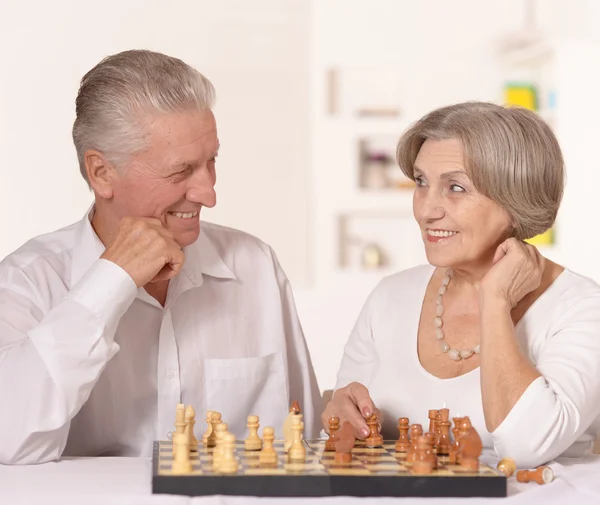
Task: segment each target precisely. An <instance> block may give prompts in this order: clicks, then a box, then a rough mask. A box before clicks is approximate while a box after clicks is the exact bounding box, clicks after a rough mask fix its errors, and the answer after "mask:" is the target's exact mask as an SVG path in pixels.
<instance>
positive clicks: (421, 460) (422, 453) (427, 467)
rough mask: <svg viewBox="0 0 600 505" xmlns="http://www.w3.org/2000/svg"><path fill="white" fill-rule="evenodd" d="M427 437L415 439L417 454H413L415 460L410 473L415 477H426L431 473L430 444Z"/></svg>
mask: <svg viewBox="0 0 600 505" xmlns="http://www.w3.org/2000/svg"><path fill="white" fill-rule="evenodd" d="M427 438H428V437H427V436H420V437H419V438H418V439H417V452H416V453H415V460H414V462H413V465H412V473H414V474H417V475H426V474H429V473H432V472H433V468H434V463H433V460H432V456H433V458H434V459H435V456H434V455H433V454H432V453H431V450H430V442H431V439H430V440H428V439H427Z"/></svg>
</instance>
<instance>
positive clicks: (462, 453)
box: [457, 417, 483, 472]
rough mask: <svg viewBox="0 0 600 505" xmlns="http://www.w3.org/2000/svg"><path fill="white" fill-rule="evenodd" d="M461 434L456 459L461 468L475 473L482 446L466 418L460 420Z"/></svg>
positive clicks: (479, 438) (477, 468)
mask: <svg viewBox="0 0 600 505" xmlns="http://www.w3.org/2000/svg"><path fill="white" fill-rule="evenodd" d="M461 433H462V435H460V438H459V446H458V452H457V459H458V461H460V466H461V467H462V468H464V469H465V470H467V471H472V472H476V471H478V470H479V457H480V456H481V450H482V448H483V444H482V443H481V437H480V436H479V434H478V433H477V431H475V428H473V426H472V425H471V420H470V419H469V418H468V417H464V418H463V420H462V424H461Z"/></svg>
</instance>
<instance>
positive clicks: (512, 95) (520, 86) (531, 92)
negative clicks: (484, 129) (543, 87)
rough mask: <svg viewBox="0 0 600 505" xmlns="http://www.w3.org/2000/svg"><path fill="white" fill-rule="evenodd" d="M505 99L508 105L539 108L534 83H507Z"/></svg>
mask: <svg viewBox="0 0 600 505" xmlns="http://www.w3.org/2000/svg"><path fill="white" fill-rule="evenodd" d="M504 101H505V103H506V104H507V105H516V106H519V107H524V108H526V109H530V110H537V109H538V101H537V91H536V88H535V86H534V85H533V84H527V83H507V84H506V86H505V87H504Z"/></svg>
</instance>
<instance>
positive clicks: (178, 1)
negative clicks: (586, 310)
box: [0, 0, 600, 389]
mask: <svg viewBox="0 0 600 505" xmlns="http://www.w3.org/2000/svg"><path fill="white" fill-rule="evenodd" d="M598 33H600V2H597V1H596V0H569V1H567V0H537V1H536V0H504V1H502V2H492V1H481V0H453V1H452V2H448V1H447V0H418V1H417V0H369V1H368V2H367V1H364V0H362V1H359V0H253V1H252V2H247V1H245V0H220V1H219V2H215V1H208V0H174V1H170V2H167V1H165V0H162V1H158V0H120V1H116V0H104V1H103V2H91V1H81V0H79V1H75V0H54V1H53V2H45V1H42V0H38V1H30V2H20V1H17V0H12V1H11V0H0V156H1V158H0V231H1V233H2V235H1V236H2V238H1V239H0V258H2V257H4V256H5V255H7V254H9V253H10V252H11V251H13V250H14V249H16V248H17V247H18V246H20V245H21V244H22V243H23V242H24V241H26V240H27V239H28V238H30V237H32V236H34V235H37V234H40V233H44V232H48V231H52V230H55V229H57V228H60V227H62V226H65V225H67V224H69V223H71V222H73V221H76V220H78V219H80V218H81V217H82V215H83V214H84V212H85V211H86V209H87V208H88V207H89V205H90V204H91V201H92V196H91V194H90V193H89V191H88V190H87V187H86V185H85V183H84V182H83V180H82V179H81V176H80V175H79V170H78V167H77V161H76V157H75V151H74V148H73V146H72V141H71V136H70V135H71V126H72V123H73V119H74V100H75V95H76V92H77V88H78V84H79V80H80V79H81V77H82V76H83V74H84V73H85V72H86V71H87V70H89V69H90V68H91V67H92V66H93V65H95V64H96V63H97V62H98V61H99V60H100V59H101V58H103V57H104V56H106V55H109V54H112V53H115V52H118V51H121V50H125V49H130V48H148V49H153V50H157V51H161V52H165V53H168V54H170V55H173V56H177V57H179V58H181V59H183V60H185V61H186V62H188V63H190V64H191V65H193V66H195V67H196V68H197V69H198V70H200V71H201V72H203V73H204V74H206V75H207V76H208V77H209V78H210V79H211V80H212V81H213V83H214V84H215V86H216V88H217V94H218V101H217V107H216V110H215V112H216V116H217V121H218V126H219V132H220V140H221V145H222V149H221V153H220V157H219V162H218V185H217V191H218V202H219V203H218V205H217V207H216V208H214V209H210V210H207V209H205V210H204V211H203V212H204V214H203V215H204V218H205V219H207V220H211V221H214V222H218V223H221V224H225V225H228V226H232V227H237V228H241V229H243V230H245V231H248V232H250V233H253V234H255V235H257V236H258V237H260V238H261V239H263V240H264V241H266V242H267V243H269V244H271V245H272V246H273V248H274V249H275V251H276V252H277V254H278V256H279V258H280V261H281V263H282V265H283V267H284V269H285V270H286V272H287V274H288V276H289V278H290V280H291V282H292V285H293V287H294V292H295V296H296V302H297V306H298V311H299V313H300V316H301V319H302V322H303V325H304V329H305V333H306V337H307V340H308V342H309V346H310V349H311V353H312V356H313V361H314V364H315V368H316V370H317V375H318V378H319V382H320V386H321V388H322V389H328V388H331V387H333V384H334V381H335V374H336V371H337V366H338V364H339V360H340V358H341V353H342V350H343V345H344V343H345V340H346V338H347V337H348V334H349V332H350V331H351V328H352V326H353V324H354V321H355V319H356V317H357V315H358V312H359V311H360V308H361V307H362V304H363V303H364V301H365V299H366V297H367V296H368V293H369V291H370V290H371V289H372V288H373V287H374V286H375V285H376V283H377V282H378V281H379V279H381V278H382V277H383V276H384V275H387V274H389V273H391V272H394V271H397V270H400V269H403V268H407V267H410V266H413V265H415V264H417V263H421V262H423V261H425V258H424V255H423V252H422V245H421V242H420V238H419V235H418V230H417V229H416V226H415V225H414V224H413V222H412V216H411V187H410V184H409V183H408V182H409V181H406V180H404V179H403V178H402V177H401V176H400V173H399V170H398V169H397V168H396V167H394V165H393V160H392V157H393V151H394V145H395V142H396V141H397V139H398V137H399V136H400V134H401V133H402V131H403V130H404V129H405V128H406V127H407V126H408V125H409V124H411V123H412V122H413V121H415V120H417V119H418V118H419V117H420V116H422V115H423V114H424V113H426V112H428V111H429V110H431V109H432V108H434V107H438V106H441V105H445V104H451V103H455V102H459V101H465V100H486V101H494V102H497V103H506V102H507V101H516V102H519V103H529V104H530V105H531V107H532V108H535V109H536V110H538V112H539V113H540V114H541V115H542V116H543V117H544V118H545V119H546V120H547V121H548V122H549V123H550V124H551V126H552V127H553V128H554V130H555V132H556V133H557V135H558V136H559V140H560V141H561V144H562V146H563V149H564V153H565V157H566V161H567V166H568V177H569V180H568V186H567V192H566V194H565V200H564V205H563V207H562V209H561V212H560V215H559V219H558V221H557V224H556V226H555V228H554V230H553V231H552V233H551V234H549V235H547V236H544V237H541V238H540V239H539V241H538V242H537V243H538V244H539V247H540V248H541V249H542V250H543V251H544V253H545V254H547V255H548V256H549V257H550V258H552V259H554V260H556V261H559V262H562V263H563V264H565V265H567V266H568V267H569V268H571V269H573V270H575V271H578V272H580V273H582V274H584V275H587V276H590V277H593V278H594V279H596V280H600V264H599V262H598V260H597V256H598V252H599V247H598V243H599V242H598V239H597V238H596V235H595V227H596V224H597V223H596V221H597V219H596V216H597V215H598V211H597V209H596V201H597V200H598V197H597V192H598V188H600V171H599V170H598V162H597V158H598V155H597V148H596V146H597V145H598V144H599V142H600V126H598V118H599V117H600V114H599V113H600V101H599V99H598V93H599V90H600V71H599V69H598V66H599V65H600V45H599V44H600V35H597V34H598Z"/></svg>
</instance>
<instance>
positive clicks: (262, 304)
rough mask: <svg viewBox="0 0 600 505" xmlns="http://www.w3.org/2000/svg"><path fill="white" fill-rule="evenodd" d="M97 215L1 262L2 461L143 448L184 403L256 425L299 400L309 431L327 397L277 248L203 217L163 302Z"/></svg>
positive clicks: (162, 433)
mask: <svg viewBox="0 0 600 505" xmlns="http://www.w3.org/2000/svg"><path fill="white" fill-rule="evenodd" d="M90 214H91V213H88V215H86V216H85V217H84V218H83V219H82V220H81V221H80V222H78V223H76V224H73V225H71V226H69V227H67V228H63V229H62V230H59V231H56V232H53V233H50V234H47V235H42V236H40V237H37V238H35V239H32V240H31V241H29V242H27V243H26V244H25V245H24V246H22V247H21V248H20V249H18V250H17V251H15V252H14V253H12V254H11V255H9V256H8V257H7V258H5V259H4V260H3V261H2V262H0V384H1V385H2V386H1V387H0V405H1V408H0V433H1V434H2V435H0V463H3V464H11V463H38V462H43V461H49V460H54V459H57V458H59V457H60V456H61V455H65V456H97V455H127V456H147V455H149V454H150V453H151V451H152V442H153V440H164V439H168V438H169V437H170V436H171V433H172V431H173V423H174V421H175V407H176V404H177V403H185V404H191V405H192V406H193V407H194V408H195V410H196V413H197V417H196V428H197V429H196V431H197V433H198V434H201V432H202V430H203V428H204V427H205V424H204V422H203V421H204V419H203V417H204V413H205V412H206V410H209V409H210V410H216V411H218V412H221V414H222V416H223V421H224V422H226V423H227V424H228V428H229V431H230V432H232V433H234V434H235V435H236V436H237V437H238V438H241V437H244V436H245V433H246V419H247V416H249V415H258V416H260V424H261V426H262V427H264V426H272V427H274V428H275V433H276V436H277V432H278V431H279V436H281V435H282V433H281V431H280V430H281V427H282V425H283V421H284V418H285V416H286V415H287V413H288V409H289V406H290V403H291V402H292V401H293V400H298V401H299V402H300V405H301V408H302V411H303V414H304V423H305V437H307V438H308V437H312V436H317V434H318V431H319V414H320V408H321V404H320V394H319V390H318V387H317V382H316V379H315V375H314V372H313V368H312V364H311V360H310V356H309V353H308V350H307V347H306V343H305V340H304V336H303V333H302V329H301V326H300V323H299V321H298V317H297V314H296V309H295V306H294V301H293V296H292V290H291V287H290V285H289V282H288V281H287V279H286V277H285V275H284V273H283V271H282V269H281V267H280V266H279V263H278V261H277V258H276V256H275V254H274V253H273V251H272V250H271V248H270V247H269V246H267V245H266V244H264V243H263V242H261V241H260V240H258V239H257V238H255V237H253V236H251V235H248V234H246V233H243V232H240V231H237V230H233V229H229V228H225V227H222V226H217V225H214V224H209V223H205V222H203V223H201V233H200V237H199V239H198V240H197V241H196V243H194V244H192V245H191V246H189V247H186V248H185V249H184V252H185V258H186V259H185V263H184V265H183V269H182V271H181V272H180V274H179V275H178V276H177V277H175V278H174V279H172V280H171V282H170V284H169V290H168V294H167V300H166V303H165V306H164V307H163V306H161V305H160V304H159V303H158V302H157V301H156V300H155V299H154V298H152V297H151V296H149V295H148V294H147V292H146V291H145V290H144V289H143V288H140V289H138V288H137V287H136V285H135V283H134V281H133V280H132V278H131V277H130V276H129V274H127V273H126V272H125V271H124V270H123V269H121V268H120V267H119V266H117V265H116V264H114V263H112V262H110V261H108V260H105V259H101V258H100V256H101V254H102V253H103V251H104V245H103V244H102V242H101V241H100V240H99V239H98V237H97V235H96V234H95V232H94V230H93V228H92V226H91V223H90Z"/></svg>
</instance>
